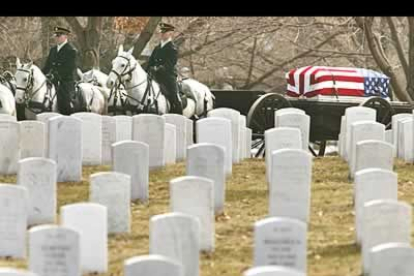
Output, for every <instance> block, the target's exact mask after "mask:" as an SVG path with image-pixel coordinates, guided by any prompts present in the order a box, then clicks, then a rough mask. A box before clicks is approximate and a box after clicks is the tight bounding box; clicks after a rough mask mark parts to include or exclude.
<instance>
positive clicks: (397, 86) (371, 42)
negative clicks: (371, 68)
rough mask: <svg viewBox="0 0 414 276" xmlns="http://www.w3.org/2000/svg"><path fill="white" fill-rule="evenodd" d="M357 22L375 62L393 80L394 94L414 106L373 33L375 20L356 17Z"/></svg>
mask: <svg viewBox="0 0 414 276" xmlns="http://www.w3.org/2000/svg"><path fill="white" fill-rule="evenodd" d="M355 21H356V23H357V24H358V26H359V27H360V28H361V29H363V30H364V33H365V36H366V38H367V42H368V47H369V49H370V50H371V53H372V56H373V57H374V59H375V62H376V63H377V65H378V66H379V67H380V69H381V70H382V71H383V72H384V73H385V74H386V75H388V76H389V77H390V78H391V85H392V87H393V88H394V92H395V95H396V96H397V98H398V99H400V100H402V101H407V102H409V103H410V104H412V99H411V97H410V95H409V94H408V93H407V91H405V90H404V89H403V88H402V85H401V83H399V82H398V79H397V75H396V74H395V72H394V70H393V69H392V67H391V65H390V64H389V62H388V60H387V59H386V57H385V56H384V52H383V51H382V49H381V42H380V41H379V39H377V38H376V37H375V35H374V33H373V32H372V23H373V18H372V17H371V18H362V17H356V18H355Z"/></svg>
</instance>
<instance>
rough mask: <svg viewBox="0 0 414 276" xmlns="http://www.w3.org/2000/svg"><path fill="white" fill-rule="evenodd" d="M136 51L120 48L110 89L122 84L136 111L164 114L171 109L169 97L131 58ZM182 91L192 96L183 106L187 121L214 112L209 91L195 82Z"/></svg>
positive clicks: (113, 67)
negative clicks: (210, 111)
mask: <svg viewBox="0 0 414 276" xmlns="http://www.w3.org/2000/svg"><path fill="white" fill-rule="evenodd" d="M132 51H133V48H131V49H130V50H129V51H128V52H124V49H123V46H122V45H121V46H120V47H119V50H118V56H117V57H116V58H115V59H114V60H113V61H112V70H111V72H110V73H109V77H108V82H107V86H108V87H109V88H113V87H114V86H115V85H118V84H120V83H121V84H123V85H124V87H125V90H126V91H127V93H128V95H129V97H128V99H129V101H130V103H131V104H132V105H134V106H136V108H137V110H139V111H142V110H145V111H148V112H153V113H157V114H165V113H167V112H168V111H169V109H170V104H169V103H168V101H167V99H166V97H165V96H164V95H163V94H162V93H161V90H160V86H159V85H158V83H156V82H155V81H153V80H151V83H150V82H149V81H148V75H147V73H146V72H145V71H144V69H142V67H141V65H140V64H139V63H138V61H137V60H136V59H135V58H134V57H133V56H132ZM182 85H183V91H186V92H188V93H189V94H190V95H191V96H192V97H187V105H186V106H184V107H183V115H184V116H185V117H187V118H191V117H193V116H202V115H203V114H206V113H207V112H208V111H209V110H211V109H213V99H214V96H213V94H212V93H211V92H210V90H209V89H208V88H207V87H206V86H205V85H203V84H201V83H199V82H197V81H196V80H191V81H186V82H183V84H182Z"/></svg>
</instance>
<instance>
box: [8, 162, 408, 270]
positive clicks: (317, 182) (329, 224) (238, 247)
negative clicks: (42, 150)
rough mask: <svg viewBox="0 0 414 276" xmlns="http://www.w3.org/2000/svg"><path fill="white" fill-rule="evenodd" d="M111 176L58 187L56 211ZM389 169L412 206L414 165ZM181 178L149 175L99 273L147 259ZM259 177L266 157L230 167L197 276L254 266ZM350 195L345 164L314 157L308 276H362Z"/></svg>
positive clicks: (176, 171)
mask: <svg viewBox="0 0 414 276" xmlns="http://www.w3.org/2000/svg"><path fill="white" fill-rule="evenodd" d="M109 170H110V167H109V166H96V167H84V168H83V178H82V180H83V181H82V182H65V183H59V184H58V210H59V208H60V206H62V205H65V204H70V203H77V202H82V201H88V198H89V176H90V175H91V174H93V173H95V172H100V171H109ZM394 171H395V172H397V173H398V198H399V200H403V201H406V202H408V203H409V204H412V202H413V201H414V200H413V195H414V184H413V181H414V170H413V165H410V164H405V163H404V162H402V161H401V160H396V162H395V169H394ZM183 175H185V164H184V163H178V164H175V165H169V166H166V167H165V168H163V169H161V170H158V171H151V172H150V201H149V204H143V203H140V202H138V201H136V202H133V203H132V209H131V215H132V218H131V219H132V231H131V233H130V234H117V235H113V234H111V235H110V236H109V239H108V242H109V244H108V249H109V272H108V273H106V274H99V275H123V262H124V260H126V259H128V258H130V257H133V256H137V255H145V254H148V241H149V219H150V217H151V216H153V215H157V214H162V213H166V212H168V211H169V180H171V179H173V178H175V177H178V176H183ZM265 176H266V175H265V162H264V159H246V160H245V161H243V162H241V163H240V164H235V165H233V174H232V176H231V177H230V178H228V180H227V182H226V202H225V213H224V214H222V215H219V216H217V217H216V224H215V227H216V247H215V251H214V252H213V253H212V254H205V253H202V254H201V255H200V257H201V262H200V275H201V276H218V275H222V276H240V275H242V273H243V271H244V270H246V269H248V268H249V267H251V266H252V262H253V225H254V222H256V221H258V220H260V219H263V218H265V217H266V214H267V213H268V197H267V184H266V181H265ZM0 182H3V183H15V182H16V178H15V177H1V176H0ZM352 197H353V185H352V183H351V182H349V181H348V166H347V164H346V163H345V161H343V160H341V159H340V158H339V157H337V156H330V157H323V158H314V160H313V171H312V194H311V217H310V223H309V226H308V275H309V276H316V275H318V276H357V275H358V276H359V275H361V256H360V250H359V249H358V248H357V246H356V244H355V234H354V233H355V231H354V214H353V211H352V210H353V207H352ZM58 218H59V217H58ZM26 264H27V262H26V261H21V260H20V261H19V260H6V259H4V258H3V259H1V258H0V267H2V266H10V267H20V268H26ZM90 275H93V274H90Z"/></svg>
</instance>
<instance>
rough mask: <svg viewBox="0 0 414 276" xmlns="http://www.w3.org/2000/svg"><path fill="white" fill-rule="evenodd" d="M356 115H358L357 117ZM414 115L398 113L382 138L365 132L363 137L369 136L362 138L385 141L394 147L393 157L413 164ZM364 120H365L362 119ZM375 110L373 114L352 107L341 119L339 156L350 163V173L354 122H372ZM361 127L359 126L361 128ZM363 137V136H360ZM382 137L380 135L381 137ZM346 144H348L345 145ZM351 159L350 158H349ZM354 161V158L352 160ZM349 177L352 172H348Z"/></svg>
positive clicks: (353, 143) (352, 166)
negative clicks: (347, 148)
mask: <svg viewBox="0 0 414 276" xmlns="http://www.w3.org/2000/svg"><path fill="white" fill-rule="evenodd" d="M358 115H360V116H359V117H358ZM346 116H348V117H349V118H348V120H346ZM413 116H414V115H413V114H410V113H400V114H396V115H393V116H392V120H391V127H392V128H391V129H390V130H385V132H384V138H381V139H379V138H378V137H376V138H373V137H372V136H377V135H374V134H373V133H369V132H365V134H366V135H365V136H371V138H369V137H364V138H363V140H365V139H375V140H381V141H385V142H387V143H390V144H392V145H393V146H394V149H393V156H394V157H398V158H400V159H403V160H404V161H406V162H407V163H413V162H414V146H413V136H414V132H413V129H414V126H413V124H414V117H413ZM364 118H365V119H364ZM374 119H375V110H374V113H373V111H372V109H371V110H369V108H368V110H367V109H366V108H365V107H352V108H347V109H346V114H345V116H343V117H342V120H341V132H340V134H339V154H340V155H341V156H342V157H344V158H345V159H346V160H347V161H349V162H350V164H351V167H350V170H351V171H352V170H353V168H354V166H355V161H354V160H352V157H354V156H355V155H354V154H353V152H354V148H353V147H355V145H356V143H355V142H353V141H352V140H353V137H352V133H353V131H352V128H353V125H354V124H355V122H357V123H358V124H362V122H364V124H367V123H368V122H367V121H371V122H374V121H375V120H374ZM361 127H362V126H359V128H361ZM347 131H348V133H349V134H348V135H347V137H348V139H349V140H348V141H346V139H347V138H345V136H346V132H347ZM362 136H364V135H362ZM381 136H382V135H381ZM347 143H348V144H347ZM346 145H348V147H349V149H350V151H349V152H348V151H347V150H346ZM350 157H351V158H350ZM353 159H355V158H353ZM350 173H351V175H352V174H353V173H354V172H350Z"/></svg>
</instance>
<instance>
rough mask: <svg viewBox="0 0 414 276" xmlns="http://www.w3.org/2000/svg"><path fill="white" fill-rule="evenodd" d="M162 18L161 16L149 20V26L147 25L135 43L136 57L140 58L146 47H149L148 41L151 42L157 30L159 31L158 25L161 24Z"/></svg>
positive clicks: (134, 52) (134, 53)
mask: <svg viewBox="0 0 414 276" xmlns="http://www.w3.org/2000/svg"><path fill="white" fill-rule="evenodd" d="M161 18H162V17H161V16H158V17H157V16H154V17H151V18H150V19H149V20H148V22H147V24H146V25H145V28H144V29H143V30H142V32H141V33H140V35H139V37H138V38H137V39H136V40H135V42H134V51H133V53H132V54H133V56H134V57H136V58H139V57H140V55H141V53H142V51H143V50H144V49H145V46H147V43H148V41H150V39H151V37H152V36H153V34H154V32H155V30H156V29H157V26H158V23H160V21H161Z"/></svg>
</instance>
